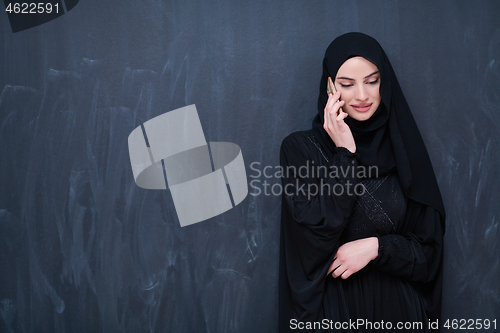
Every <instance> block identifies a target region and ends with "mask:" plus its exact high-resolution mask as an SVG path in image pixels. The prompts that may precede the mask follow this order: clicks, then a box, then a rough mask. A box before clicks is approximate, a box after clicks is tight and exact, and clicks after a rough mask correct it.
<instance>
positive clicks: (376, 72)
mask: <svg viewBox="0 0 500 333" xmlns="http://www.w3.org/2000/svg"><path fill="white" fill-rule="evenodd" d="M378 73H379V71H375V72H373V73H371V74H370V75H367V76H365V77H364V78H365V79H367V78H369V77H370V76H373V75H375V74H378Z"/></svg>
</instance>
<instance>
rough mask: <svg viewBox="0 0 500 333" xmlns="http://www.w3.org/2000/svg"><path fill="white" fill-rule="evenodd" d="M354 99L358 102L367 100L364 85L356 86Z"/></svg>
mask: <svg viewBox="0 0 500 333" xmlns="http://www.w3.org/2000/svg"><path fill="white" fill-rule="evenodd" d="M356 99H357V100H359V101H365V100H367V99H368V93H367V92H366V90H365V87H364V85H361V86H358V89H357V92H356Z"/></svg>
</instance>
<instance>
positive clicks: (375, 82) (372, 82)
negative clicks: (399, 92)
mask: <svg viewBox="0 0 500 333" xmlns="http://www.w3.org/2000/svg"><path fill="white" fill-rule="evenodd" d="M378 81H379V79H376V80H374V81H370V82H368V84H377V83H378Z"/></svg>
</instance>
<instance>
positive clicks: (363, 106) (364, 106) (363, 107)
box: [351, 103, 373, 112]
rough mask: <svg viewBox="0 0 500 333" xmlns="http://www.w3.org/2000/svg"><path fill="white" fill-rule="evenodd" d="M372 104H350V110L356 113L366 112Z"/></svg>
mask: <svg viewBox="0 0 500 333" xmlns="http://www.w3.org/2000/svg"><path fill="white" fill-rule="evenodd" d="M372 104H373V103H362V104H351V106H352V108H353V109H354V110H356V111H358V112H366V111H368V110H370V108H371V106H372Z"/></svg>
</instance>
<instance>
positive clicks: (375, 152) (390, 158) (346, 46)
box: [313, 32, 445, 219]
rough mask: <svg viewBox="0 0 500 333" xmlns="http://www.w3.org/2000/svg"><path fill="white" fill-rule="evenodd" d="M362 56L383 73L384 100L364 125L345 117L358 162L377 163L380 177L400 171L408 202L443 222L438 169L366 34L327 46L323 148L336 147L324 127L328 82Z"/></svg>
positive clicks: (319, 126) (319, 123)
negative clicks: (426, 208) (420, 205)
mask: <svg viewBox="0 0 500 333" xmlns="http://www.w3.org/2000/svg"><path fill="white" fill-rule="evenodd" d="M357 56H359V57H363V58H365V59H367V60H369V61H370V62H372V63H373V64H374V65H375V66H377V68H378V70H379V72H380V96H381V99H382V102H381V103H380V106H379V108H378V109H377V110H376V111H375V113H374V114H373V116H372V117H371V118H370V119H368V120H366V121H357V120H355V119H353V118H351V117H347V118H346V119H345V122H346V123H347V125H349V127H350V129H351V131H352V133H353V137H354V140H355V142H356V152H357V153H358V155H359V158H358V159H359V163H360V164H361V165H365V166H374V165H376V166H377V167H378V169H379V175H380V174H384V173H387V172H389V171H390V170H391V169H393V168H394V167H395V168H396V169H397V174H398V176H399V181H400V184H401V187H402V188H403V192H404V193H405V195H406V196H408V197H409V198H411V199H413V200H415V201H417V202H420V203H423V204H426V205H428V206H431V207H433V208H435V209H436V210H438V211H439V212H440V214H441V215H442V217H443V219H444V216H445V210H444V205H443V200H442V198H441V193H440V191H439V187H438V185H437V181H436V177H435V175H434V170H433V169H432V165H431V161H430V159H429V155H428V153H427V149H426V148H425V145H424V142H423V140H422V137H421V135H420V132H419V130H418V128H417V125H416V123H415V120H414V118H413V116H412V114H411V111H410V108H409V106H408V103H407V102H406V99H405V97H404V95H403V92H402V90H401V87H400V86H399V83H398V80H397V78H396V75H395V73H394V70H393V69H392V66H391V64H390V62H389V59H388V58H387V55H386V54H385V52H384V50H383V49H382V47H381V46H380V44H379V43H378V42H377V41H376V40H375V39H373V38H372V37H370V36H368V35H365V34H363V33H358V32H351V33H347V34H344V35H342V36H339V37H337V38H336V39H335V40H334V41H333V42H332V43H331V44H330V46H328V48H327V50H326V52H325V57H324V59H323V75H322V77H321V82H320V87H319V98H318V115H317V116H316V117H315V118H314V120H313V129H315V130H316V131H317V132H319V136H320V138H319V139H320V140H321V141H322V143H323V145H325V146H326V147H328V148H329V149H330V150H333V149H334V148H335V144H334V143H333V141H332V140H331V138H330V136H329V135H328V133H327V132H326V131H325V130H324V129H323V123H324V108H325V105H326V102H327V100H328V95H327V91H326V85H327V79H328V77H331V78H332V80H333V81H335V77H336V75H337V71H338V70H339V68H340V66H342V64H343V63H344V62H345V61H346V60H348V59H350V58H352V57H357Z"/></svg>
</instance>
